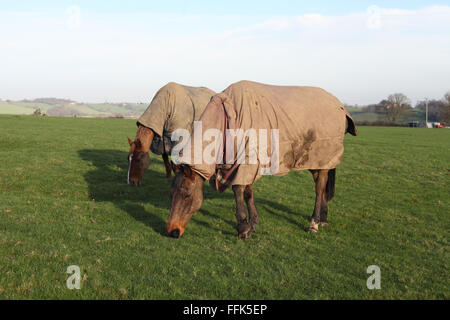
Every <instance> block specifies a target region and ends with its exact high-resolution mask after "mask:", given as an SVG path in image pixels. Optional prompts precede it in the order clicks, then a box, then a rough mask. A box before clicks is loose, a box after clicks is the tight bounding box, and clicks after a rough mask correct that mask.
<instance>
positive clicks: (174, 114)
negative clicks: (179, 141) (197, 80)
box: [138, 82, 216, 155]
mask: <svg viewBox="0 0 450 320" xmlns="http://www.w3.org/2000/svg"><path fill="white" fill-rule="evenodd" d="M215 94H216V93H215V92H214V91H212V90H210V89H208V88H204V87H188V86H184V85H181V84H178V83H174V82H170V83H168V84H166V85H165V86H164V87H162V88H161V89H159V91H158V92H157V93H156V95H155V96H154V97H153V100H152V102H151V103H150V105H149V106H148V108H147V110H145V112H144V113H143V114H142V115H141V117H140V118H139V119H138V125H139V124H142V125H143V126H145V127H147V128H150V129H152V130H153V131H154V132H155V137H154V139H153V142H152V145H151V150H152V152H153V153H156V154H159V155H160V154H162V153H163V152H165V153H167V154H170V152H171V150H172V147H173V145H174V144H176V142H172V140H171V135H172V132H173V131H174V130H176V129H186V130H188V131H189V132H192V128H193V122H194V121H195V120H198V119H199V118H200V116H201V115H202V113H203V111H204V109H205V107H206V105H207V104H208V102H209V101H210V100H211V97H212V96H213V95H215Z"/></svg>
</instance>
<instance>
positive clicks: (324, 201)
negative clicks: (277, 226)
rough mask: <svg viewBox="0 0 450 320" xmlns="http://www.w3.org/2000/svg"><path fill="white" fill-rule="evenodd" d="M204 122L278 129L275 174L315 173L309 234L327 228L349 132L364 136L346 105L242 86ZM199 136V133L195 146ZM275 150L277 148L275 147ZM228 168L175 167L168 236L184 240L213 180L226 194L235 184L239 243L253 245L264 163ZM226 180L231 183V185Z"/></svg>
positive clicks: (323, 95)
mask: <svg viewBox="0 0 450 320" xmlns="http://www.w3.org/2000/svg"><path fill="white" fill-rule="evenodd" d="M200 121H202V126H203V132H205V130H207V129H211V128H214V129H216V130H218V132H224V131H225V130H229V129H230V128H233V129H236V128H242V127H244V130H246V129H248V126H249V125H253V126H259V129H260V128H266V129H268V128H270V127H271V126H272V127H274V128H276V129H278V130H279V141H278V142H279V153H278V154H277V155H279V156H280V158H281V160H280V163H279V166H278V167H277V168H278V169H277V170H278V171H276V172H275V173H274V175H278V176H281V175H285V174H287V173H288V172H289V171H291V170H309V171H310V172H311V174H312V177H313V180H314V182H315V195H316V198H315V205H314V210H313V214H312V217H311V223H310V225H309V228H308V232H311V233H317V232H318V231H319V225H320V226H327V225H328V218H327V216H328V202H329V201H330V200H331V199H332V198H333V197H334V193H335V181H336V167H337V165H338V164H339V163H340V161H341V159H342V155H343V138H344V135H345V134H346V133H350V134H352V135H355V136H356V135H357V130H356V127H355V124H354V122H353V119H352V118H351V116H350V114H349V113H348V112H347V111H346V110H345V109H344V107H343V106H342V104H341V103H340V102H339V100H337V99H336V98H335V97H334V96H332V95H331V94H329V93H328V92H326V91H325V90H322V89H320V88H313V87H281V86H270V85H264V84H259V83H255V82H250V81H243V82H238V83H236V84H233V85H231V86H230V87H228V88H227V89H226V90H225V91H224V92H223V93H221V94H218V95H215V96H214V97H213V98H212V99H211V101H210V103H209V104H208V106H207V107H206V109H205V111H204V113H203V115H202V117H201V119H200ZM194 136H195V133H194V132H193V133H192V134H191V140H192V139H193V137H194ZM223 137H224V139H223V141H221V140H220V138H219V139H216V141H215V143H217V145H216V148H215V150H219V151H218V156H217V155H216V156H217V157H216V159H219V160H222V157H224V154H225V149H226V148H227V147H228V142H227V141H226V139H225V137H226V135H225V134H223ZM245 139H246V138H245V137H244V140H241V143H244V144H245V145H246V146H247V147H248V145H249V142H248V139H247V140H245ZM275 142H277V141H275ZM208 150H211V149H208ZM269 150H275V149H274V148H273V145H272V148H269ZM273 154H274V152H272V155H273ZM272 155H271V156H272ZM223 159H224V160H225V158H223ZM258 160H261V159H258ZM275 160H276V159H275ZM271 161H272V158H271ZM224 163H225V162H221V161H217V162H216V163H212V164H211V163H206V164H205V163H204V162H202V163H200V164H195V162H193V161H186V163H183V162H181V163H178V164H175V163H173V162H172V163H171V166H172V170H173V171H174V172H175V179H174V180H173V181H172V185H171V188H170V197H171V205H170V214H169V219H168V222H167V225H166V235H167V236H169V237H173V238H181V237H182V236H183V234H184V232H185V228H186V225H187V223H188V222H189V220H190V218H191V217H192V216H193V214H194V213H195V212H197V211H198V210H199V209H200V208H201V205H202V202H203V185H204V183H205V181H208V180H209V181H210V183H211V185H213V186H214V185H216V189H217V190H218V191H220V192H223V191H224V190H225V189H226V187H227V186H230V185H231V186H232V190H233V193H234V198H235V202H236V220H237V228H236V229H237V232H238V237H239V238H242V239H247V238H249V237H250V236H251V235H252V234H253V233H254V232H255V231H256V226H257V225H258V223H259V220H260V218H259V214H258V210H257V208H256V205H255V197H254V192H253V183H254V182H255V181H256V180H257V179H258V178H259V176H261V175H262V174H261V173H260V172H261V171H260V170H261V166H260V164H259V162H258V163H257V164H254V165H246V164H237V163H236V162H235V163H234V165H233V166H232V169H230V168H229V166H228V167H227V169H221V168H224V166H223V164H224ZM227 163H228V164H229V162H227ZM233 170H234V172H232V171H233ZM227 177H228V178H230V179H229V181H225V180H227ZM220 185H221V186H222V188H221V187H220ZM223 186H225V188H223ZM245 204H246V205H247V211H248V216H249V217H248V220H247V212H246V210H245Z"/></svg>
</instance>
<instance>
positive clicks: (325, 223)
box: [320, 222, 328, 227]
mask: <svg viewBox="0 0 450 320" xmlns="http://www.w3.org/2000/svg"><path fill="white" fill-rule="evenodd" d="M320 225H321V226H322V227H326V226H327V225H328V222H321V223H320Z"/></svg>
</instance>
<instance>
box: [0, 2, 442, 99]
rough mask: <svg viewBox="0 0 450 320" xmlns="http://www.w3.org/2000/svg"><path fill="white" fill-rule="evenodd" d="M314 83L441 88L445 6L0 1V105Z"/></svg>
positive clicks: (357, 94) (343, 93)
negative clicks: (175, 87)
mask: <svg viewBox="0 0 450 320" xmlns="http://www.w3.org/2000/svg"><path fill="white" fill-rule="evenodd" d="M244 79H245V80H253V81H258V82H263V83H269V84H277V85H307V86H318V87H321V88H324V89H325V90H327V91H329V92H331V93H333V94H334V95H336V96H337V97H338V98H339V99H340V100H341V101H342V102H344V103H348V104H358V105H365V104H370V103H377V102H379V101H381V100H382V99H384V98H386V97H387V96H388V95H389V94H392V93H397V92H401V93H404V94H406V95H407V96H408V97H409V98H410V99H411V101H412V102H413V104H414V103H415V102H416V101H419V100H422V99H424V98H430V99H440V98H442V97H443V96H444V94H445V93H446V92H447V91H450V0H447V1H439V0H436V1H422V0H412V1H400V0H399V1H395V0H394V1H365V0H358V1H354V0H349V1H331V0H327V1H308V2H306V1H294V0H291V1H289V0H278V1H264V0H260V1H255V0H246V1H242V0H240V1H235V0H227V1H214V0H210V1H206V0H203V1H200V0H197V1H195V0H194V1H192V0H191V1H186V0H177V1H170V0H169V1H136V0H135V1H132V0H131V1H115V0H113V1H111V0H110V1H75V0H73V1H65V0H60V1H48V0H40V1H28V0H24V1H20V2H19V1H16V2H14V1H3V0H0V98H1V99H11V100H19V99H33V98H38V97H58V98H68V99H73V100H77V101H83V102H105V101H109V102H124V101H126V102H143V103H149V102H150V101H151V99H152V97H153V95H154V94H155V93H156V91H157V90H158V89H159V88H160V87H162V86H163V85H164V84H166V83H167V82H170V81H175V82H178V83H182V84H186V85H192V86H207V87H209V88H211V89H213V90H215V91H218V92H219V91H222V90H224V89H225V88H226V87H227V86H228V85H230V84H231V83H234V82H237V81H239V80H244Z"/></svg>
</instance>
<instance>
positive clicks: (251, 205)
mask: <svg viewBox="0 0 450 320" xmlns="http://www.w3.org/2000/svg"><path fill="white" fill-rule="evenodd" d="M244 199H245V202H246V203H247V209H248V215H249V222H250V227H251V230H250V233H253V232H255V231H256V225H257V224H258V223H259V214H258V210H257V209H256V205H255V198H254V196H253V189H252V185H251V184H249V185H247V186H245V190H244Z"/></svg>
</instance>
